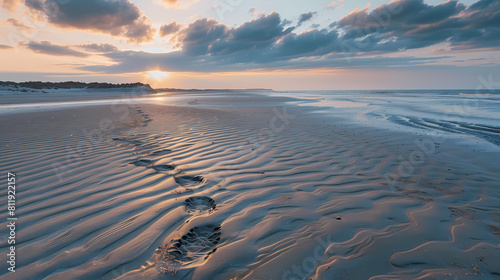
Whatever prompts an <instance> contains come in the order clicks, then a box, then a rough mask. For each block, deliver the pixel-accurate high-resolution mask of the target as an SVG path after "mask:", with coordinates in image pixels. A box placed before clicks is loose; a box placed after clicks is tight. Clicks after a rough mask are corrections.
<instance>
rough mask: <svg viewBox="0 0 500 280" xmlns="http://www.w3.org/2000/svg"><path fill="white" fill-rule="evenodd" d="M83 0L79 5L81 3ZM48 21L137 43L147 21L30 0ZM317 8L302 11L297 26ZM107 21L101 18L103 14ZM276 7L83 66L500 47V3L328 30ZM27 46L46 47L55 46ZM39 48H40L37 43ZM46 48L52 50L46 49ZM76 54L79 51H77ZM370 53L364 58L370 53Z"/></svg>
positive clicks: (167, 31) (308, 62) (209, 66)
mask: <svg viewBox="0 0 500 280" xmlns="http://www.w3.org/2000/svg"><path fill="white" fill-rule="evenodd" d="M78 3H83V4H78ZM26 4H27V5H29V6H30V7H32V9H35V10H37V11H40V12H43V13H44V14H45V15H46V16H47V18H48V20H49V21H50V22H52V23H53V24H56V25H59V26H63V27H74V28H82V29H92V30H98V31H101V32H108V33H110V34H113V35H120V36H125V37H128V38H130V39H132V40H135V41H147V40H148V39H145V38H149V37H151V36H152V35H151V34H150V32H152V31H151V26H150V25H149V27H148V24H147V22H148V20H147V19H145V18H144V16H142V15H141V13H140V11H139V10H138V8H137V7H136V6H135V5H133V4H131V3H130V2H128V1H125V0H117V1H104V0H88V1H81V2H80V1H74V0H73V1H69V2H68V4H67V5H66V6H63V5H59V6H58V8H57V9H53V8H51V5H54V1H52V0H46V1H42V0H27V1H26ZM314 15H315V13H314V12H310V13H305V14H302V15H301V16H300V17H299V21H298V24H297V27H298V26H300V25H302V23H304V22H306V21H309V20H311V19H312V18H313V16H314ZM105 18H106V19H109V20H104V19H105ZM289 24H290V22H289V21H287V20H283V19H281V17H280V15H279V14H278V13H271V14H269V15H266V16H261V17H260V18H258V19H254V20H252V21H249V22H246V23H244V24H242V25H241V26H239V27H234V28H233V27H229V26H227V25H224V24H221V23H220V22H218V21H217V20H214V19H200V20H197V21H195V22H193V23H191V24H189V25H188V26H185V27H183V26H181V25H180V24H178V23H176V22H172V23H170V24H166V25H163V26H162V27H161V29H160V35H161V36H167V35H171V36H172V40H173V41H175V42H177V46H178V47H179V51H176V52H172V53H167V54H152V53H146V52H133V51H118V50H114V49H112V48H111V49H108V50H106V51H102V52H106V53H105V54H104V55H105V56H106V57H108V58H110V59H112V60H113V61H115V62H116V64H115V65H111V66H100V65H99V66H98V65H96V66H86V67H82V68H81V69H84V70H89V71H95V72H103V73H126V72H139V71H145V70H150V69H152V68H155V69H162V70H165V71H197V72H204V71H207V72H208V71H210V72H211V71H235V70H247V69H279V68H283V69H288V68H293V69H301V68H335V67H351V68H353V67H375V66H376V67H383V66H405V65H419V64H426V63H430V62H435V61H437V60H439V59H441V58H443V57H434V58H425V57H418V58H416V57H400V58H394V57H392V58H391V57H384V56H383V55H384V54H388V53H395V52H401V51H405V50H411V49H418V48H424V47H428V46H433V45H437V44H442V43H445V44H448V45H449V46H450V47H451V48H452V50H473V49H482V48H498V47H499V46H500V1H498V0H479V1H478V2H476V3H474V4H472V5H470V6H466V5H464V4H461V3H459V2H458V1H448V2H445V3H442V4H439V5H428V4H426V3H424V2H423V0H401V1H397V2H393V3H390V4H387V5H381V6H379V7H377V8H375V9H374V10H372V11H371V12H369V11H368V10H367V9H362V10H361V9H358V10H355V11H353V12H351V13H350V14H348V15H347V16H345V17H343V18H342V19H341V20H339V21H337V22H334V23H332V24H331V25H330V26H329V28H325V29H317V28H316V29H312V30H308V31H306V32H302V33H297V32H294V31H295V29H296V27H290V26H289ZM30 44H31V46H30V45H28V47H30V48H32V49H34V50H35V48H37V50H38V51H39V52H43V51H44V52H46V53H47V52H48V51H50V50H51V48H53V46H45V45H44V46H38V45H34V43H33V42H32V43H30ZM42 47H43V48H42ZM47 49H49V50H47ZM78 55H79V54H77V56H78ZM368 56H369V57H368Z"/></svg>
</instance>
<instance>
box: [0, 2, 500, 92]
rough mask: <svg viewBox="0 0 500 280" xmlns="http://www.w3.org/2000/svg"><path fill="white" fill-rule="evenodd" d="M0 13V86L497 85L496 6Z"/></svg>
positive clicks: (313, 5) (9, 7)
mask: <svg viewBox="0 0 500 280" xmlns="http://www.w3.org/2000/svg"><path fill="white" fill-rule="evenodd" d="M0 5H1V8H0V60H1V62H2V63H1V64H0V80H11V81H34V80H36V81H68V80H72V81H84V82H93V81H97V82H113V83H129V82H144V83H149V84H150V85H151V86H153V87H155V88H271V89H275V90H344V89H345V90H355V89H475V88H478V87H479V86H481V81H484V80H485V79H486V80H487V79H490V80H491V79H497V80H499V79H500V77H496V75H498V73H500V71H499V70H500V0H479V1H473V0H461V1H448V2H442V1H439V0H398V1H390V0H374V1H358V0H335V1H332V0H315V1H298V0H282V1H269V0H268V1H261V0H252V1H250V0H246V1H244V0H142V1H139V0H0ZM492 77H493V78H492Z"/></svg>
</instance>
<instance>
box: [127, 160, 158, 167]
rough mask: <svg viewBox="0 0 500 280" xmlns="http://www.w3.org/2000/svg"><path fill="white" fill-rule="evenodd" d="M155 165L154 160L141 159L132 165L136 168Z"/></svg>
mask: <svg viewBox="0 0 500 280" xmlns="http://www.w3.org/2000/svg"><path fill="white" fill-rule="evenodd" d="M153 163H154V161H153V160H149V159H140V160H136V161H133V162H131V163H130V164H133V165H135V166H150V165H152V164H153Z"/></svg>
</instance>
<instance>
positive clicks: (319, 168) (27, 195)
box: [0, 92, 500, 280]
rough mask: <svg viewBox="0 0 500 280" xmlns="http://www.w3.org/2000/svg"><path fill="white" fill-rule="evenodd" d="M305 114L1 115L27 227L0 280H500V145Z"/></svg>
mask: <svg viewBox="0 0 500 280" xmlns="http://www.w3.org/2000/svg"><path fill="white" fill-rule="evenodd" d="M86 100H88V99H86ZM298 103H301V100H299V99H293V98H289V97H284V96H269V95H258V94H252V93H249V92H241V93H238V94H235V93H230V92H226V93H202V94H195V95H193V94H181V93H176V94H166V95H161V96H158V95H154V96H151V98H150V99H148V98H146V99H140V100H139V99H137V100H135V101H134V102H127V103H126V104H120V103H118V104H107V103H101V104H98V105H96V104H94V105H92V104H86V105H85V106H73V107H65V106H64V104H62V105H60V106H59V108H57V109H54V108H52V107H51V108H50V109H44V108H38V110H28V111H26V112H23V110H20V111H19V112H15V113H12V111H9V112H8V113H5V114H0V119H1V122H2V128H3V132H2V135H1V138H0V145H1V147H2V155H1V158H2V161H1V162H0V165H1V169H2V170H3V171H2V172H4V173H6V172H7V170H9V171H13V172H15V173H16V174H17V176H18V191H17V195H16V196H17V200H18V209H17V215H18V217H19V220H18V231H17V242H18V243H17V253H16V254H17V256H18V263H17V268H16V272H15V273H10V274H7V273H6V269H4V270H2V271H1V274H0V275H1V277H0V279H252V280H253V279H272V280H274V279H428V278H432V277H435V278H436V279H469V278H471V279H472V278H474V279H476V278H477V277H481V279H496V278H499V277H500V269H499V268H498V265H495V263H497V264H498V263H500V248H499V244H500V190H499V189H498V182H500V169H499V167H498V162H499V161H498V159H499V158H500V149H498V145H497V144H495V143H494V142H492V141H491V137H490V138H485V137H475V136H474V135H470V136H467V137H466V138H465V140H464V139H463V138H461V137H457V136H456V135H454V134H453V133H449V134H439V133H437V134H436V133H434V134H433V133H428V132H429V131H427V132H425V131H422V132H419V131H417V130H414V131H412V132H409V131H407V130H401V131H397V130H394V129H389V128H385V127H383V126H372V125H366V124H365V123H362V122H358V124H356V121H353V119H351V118H343V117H342V115H339V114H335V113H331V112H325V111H323V109H324V108H323V106H315V105H313V104H310V105H307V106H304V105H298ZM345 104H347V105H345ZM342 106H344V107H345V106H348V107H349V106H351V105H349V104H348V103H344V105H342ZM330 107H332V106H330ZM350 110H354V111H353V112H354V113H356V112H358V111H356V110H359V112H361V111H363V110H365V108H363V107H362V106H359V107H356V106H352V108H351V109H350ZM333 112H335V111H333ZM395 123H397V122H395ZM488 133H489V134H491V135H493V139H497V138H495V137H498V135H497V134H495V132H488ZM491 135H490V136H491ZM471 137H473V141H469V140H470V139H471ZM464 141H466V142H464ZM0 201H1V203H2V204H3V205H6V203H7V199H6V197H5V196H3V197H0ZM6 217H7V213H6V211H4V212H1V213H0V219H3V220H5V219H6ZM1 234H2V236H7V234H8V232H7V229H6V228H5V227H4V228H2V230H1ZM0 253H1V256H2V260H3V258H4V256H6V254H7V243H6V240H0ZM2 262H3V263H5V262H4V261H2Z"/></svg>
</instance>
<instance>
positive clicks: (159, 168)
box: [151, 164, 175, 172]
mask: <svg viewBox="0 0 500 280" xmlns="http://www.w3.org/2000/svg"><path fill="white" fill-rule="evenodd" d="M151 168H153V169H154V170H156V171H158V172H162V171H172V170H174V169H175V165H173V164H161V165H153V166H152V167H151Z"/></svg>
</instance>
